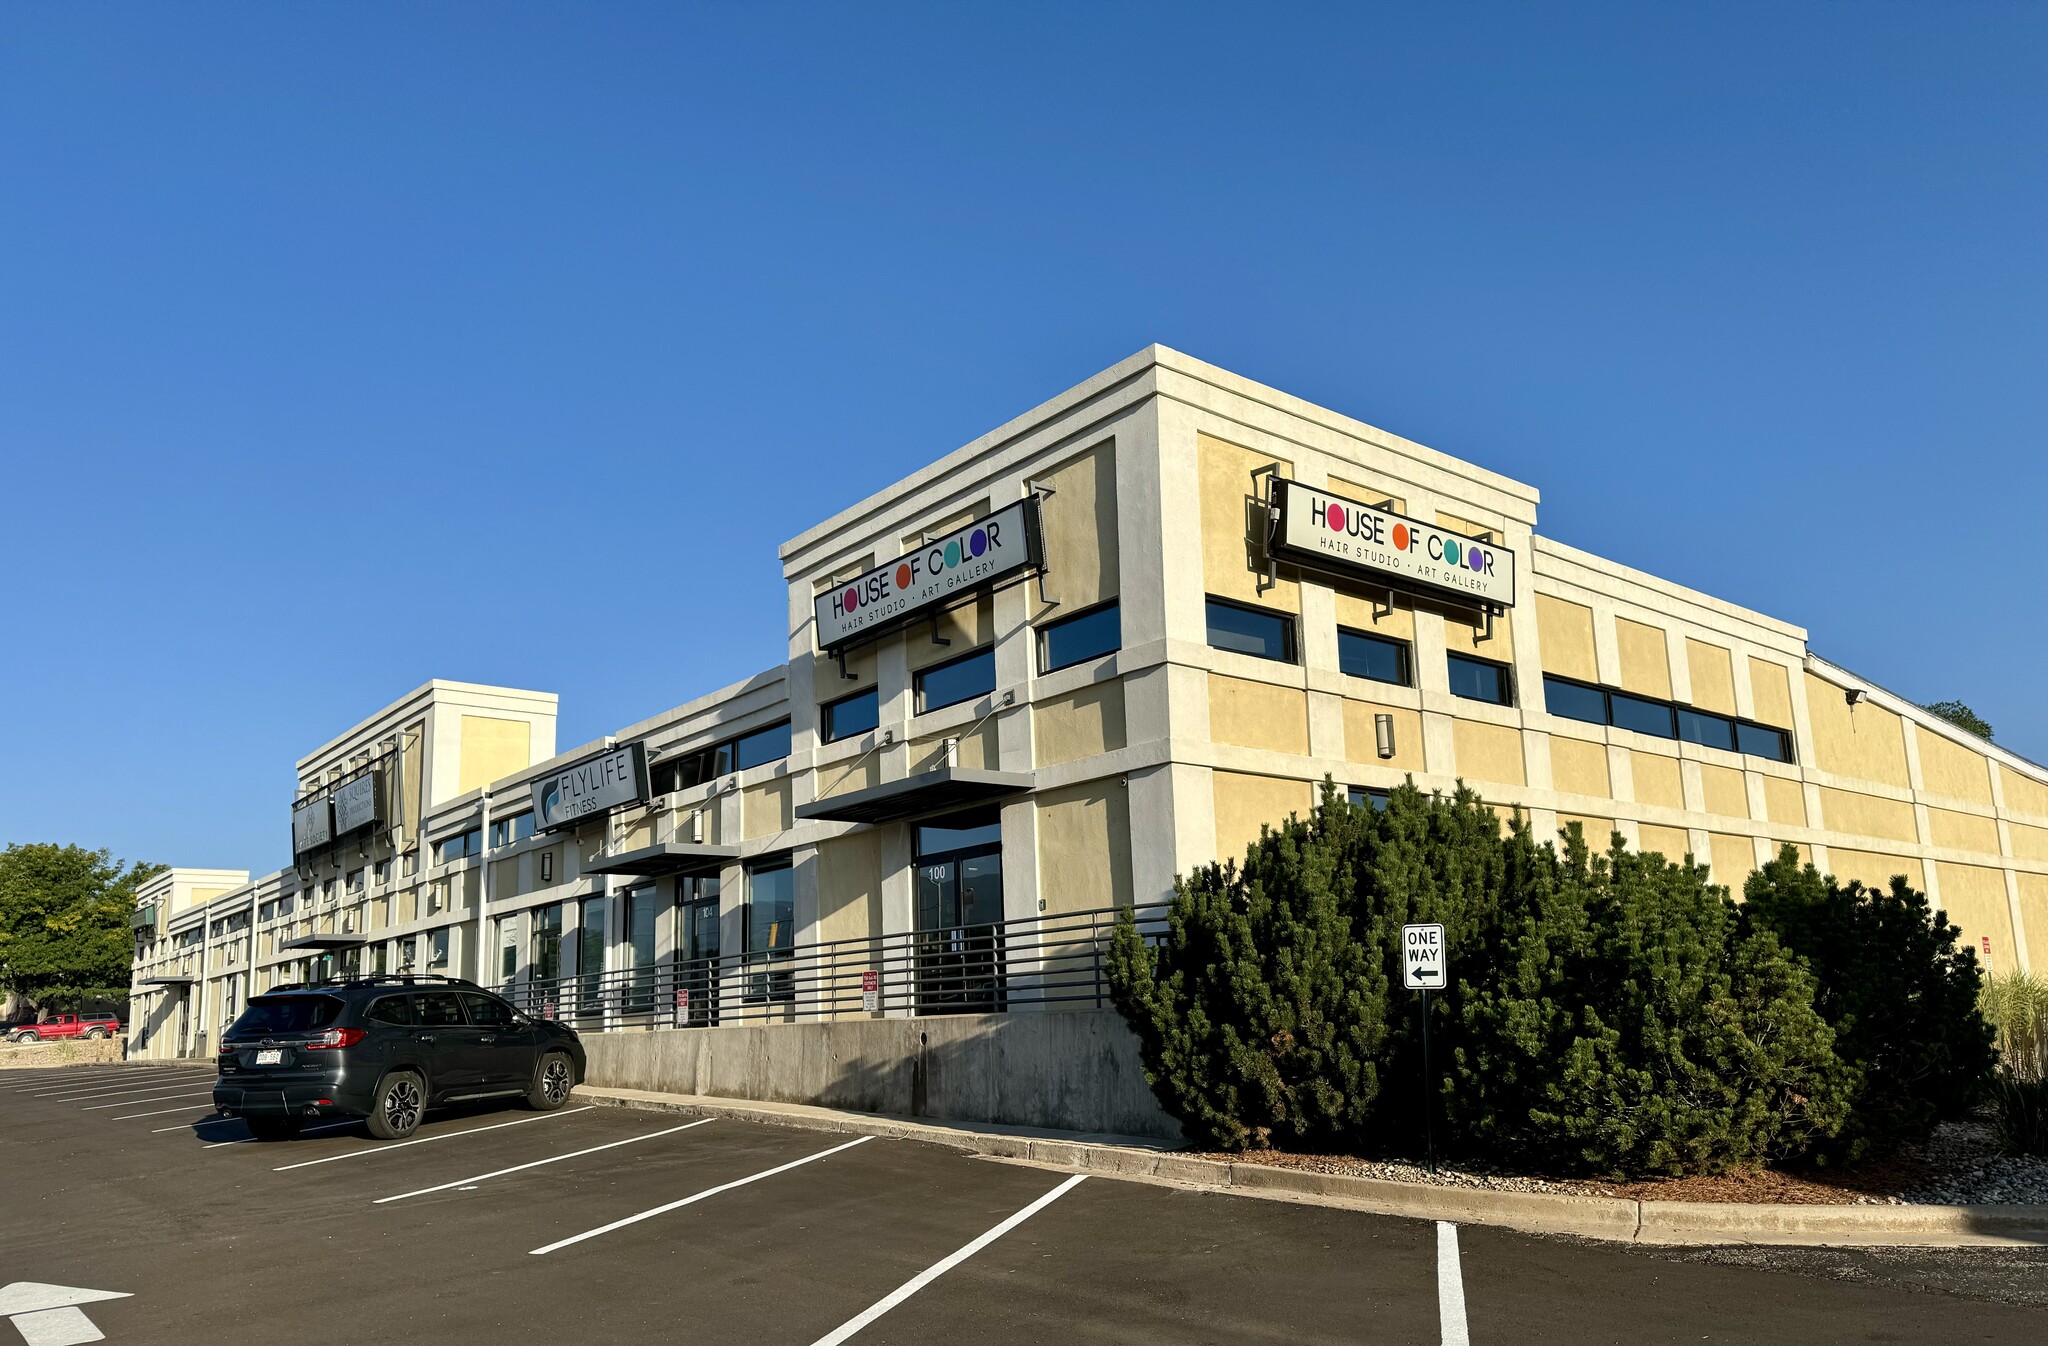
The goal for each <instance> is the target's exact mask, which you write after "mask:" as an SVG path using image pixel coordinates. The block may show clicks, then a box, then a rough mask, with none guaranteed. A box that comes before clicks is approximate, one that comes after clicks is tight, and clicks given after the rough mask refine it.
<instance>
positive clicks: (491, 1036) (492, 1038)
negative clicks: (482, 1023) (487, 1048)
mask: <svg viewBox="0 0 2048 1346" xmlns="http://www.w3.org/2000/svg"><path fill="white" fill-rule="evenodd" d="M497 1040H498V1035H497V1034H496V1033H486V1034H484V1035H483V1036H482V1037H480V1038H478V1039H477V1041H478V1042H496V1041H497Z"/></svg>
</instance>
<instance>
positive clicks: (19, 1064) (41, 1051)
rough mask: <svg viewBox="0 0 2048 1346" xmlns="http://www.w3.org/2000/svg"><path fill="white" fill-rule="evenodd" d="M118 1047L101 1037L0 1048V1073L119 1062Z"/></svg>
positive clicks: (118, 1042)
mask: <svg viewBox="0 0 2048 1346" xmlns="http://www.w3.org/2000/svg"><path fill="white" fill-rule="evenodd" d="M122 1046H123V1043H122V1042H121V1040H120V1039H119V1038H101V1039H99V1040H98V1041H96V1042H86V1041H84V1040H83V1039H71V1040H67V1041H64V1042H38V1043H35V1044H34V1045H30V1044H27V1043H23V1044H22V1045H21V1046H19V1047H14V1046H0V1070H30V1069H41V1068H42V1067H44V1066H90V1065H102V1064H105V1063H106V1062H108V1061H118V1060H120V1059H121V1048H122Z"/></svg>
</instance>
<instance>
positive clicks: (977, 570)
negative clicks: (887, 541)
mask: <svg viewBox="0 0 2048 1346" xmlns="http://www.w3.org/2000/svg"><path fill="white" fill-rule="evenodd" d="M1043 558H1044V552H1043V547H1042V544H1041V542H1040V540H1039V534H1038V497H1036V496H1028V497H1026V498H1025V499H1023V500H1019V501H1018V502H1017V503H1016V504H1014V505H1005V506H1004V507H1003V508H1001V509H999V510H997V511H996V512H995V513H993V514H989V515H986V516H984V517H982V518H979V519H976V520H975V521H974V522H973V523H970V524H968V525H966V526H965V527H963V528H958V529H955V530H954V531H953V532H950V533H948V534H946V535H945V536H944V537H941V538H934V539H932V540H931V541H930V542H927V543H925V544H924V545H923V546H922V547H917V548H914V549H912V550H911V551H908V552H905V553H904V554H903V555H902V556H900V557H898V558H897V559H896V560H894V561H891V562H889V564H887V565H882V566H876V567H875V568H874V569H873V570H870V571H868V572H867V573H866V574H864V575H861V576H859V577H858V578H856V579H851V580H848V581H847V582H846V583H844V584H839V585H835V586H833V588H832V589H831V590H830V591H829V592H827V593H822V594H819V595H818V598H817V619H818V648H819V649H821V650H829V649H832V648H834V647H836V646H840V645H845V644H848V643H850V642H852V641H855V640H858V639H860V638H861V637H863V636H871V635H880V634H881V633H882V632H884V631H886V630H888V629H890V628H892V627H896V626H901V625H903V624H904V622H906V621H907V620H909V619H911V618H914V617H918V616H921V615H923V614H924V613H927V612H929V611H931V610H932V609H934V608H938V607H943V606H944V605H946V604H948V603H952V602H955V601H957V600H959V599H960V598H963V597H965V596H966V595H968V594H970V593H973V592H975V591H977V590H979V589H985V588H987V587H989V586H990V585H992V584H994V583H995V582H996V581H998V580H1001V579H1003V578H1005V577H1007V576H1010V575H1014V574H1016V573H1017V572H1018V571H1021V570H1024V569H1026V568H1028V567H1031V566H1035V565H1039V564H1041V563H1042V561H1043Z"/></svg>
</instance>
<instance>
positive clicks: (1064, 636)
mask: <svg viewBox="0 0 2048 1346" xmlns="http://www.w3.org/2000/svg"><path fill="white" fill-rule="evenodd" d="M1038 639H1039V667H1041V668H1042V669H1044V670H1045V671H1046V672H1047V673H1050V672H1052V671H1053V670H1054V669H1056V668H1068V667H1071V666H1072V665H1074V664H1078V663H1081V662H1082V661H1084V660H1087V659H1095V658H1099V657H1101V656H1102V655H1105V654H1111V653H1114V652H1115V651H1117V650H1119V649H1121V648H1123V643H1124V619H1123V613H1122V612H1121V611H1120V610H1119V609H1118V607H1117V605H1116V604H1114V603H1109V604H1105V605H1104V606H1102V607H1099V608H1097V609H1095V611H1093V612H1083V613H1078V614H1076V615H1074V616H1072V617H1067V618H1064V619H1062V620H1060V621H1056V622H1053V623H1051V624H1049V625H1047V626H1043V627H1041V628H1039V632H1038Z"/></svg>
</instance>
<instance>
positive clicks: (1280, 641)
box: [1209, 598, 1294, 664]
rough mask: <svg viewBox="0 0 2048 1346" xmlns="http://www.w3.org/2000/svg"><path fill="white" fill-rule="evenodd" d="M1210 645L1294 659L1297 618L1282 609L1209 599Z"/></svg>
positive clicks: (1289, 659) (1269, 657) (1223, 648)
mask: <svg viewBox="0 0 2048 1346" xmlns="http://www.w3.org/2000/svg"><path fill="white" fill-rule="evenodd" d="M1209 644H1210V645H1212V646H1214V647H1215V648H1216V649H1219V650H1235V651H1237V652H1238V653H1239V654H1250V655H1255V656H1257V657H1258V658H1260V659H1277V660H1279V661H1280V662H1282V663H1287V664H1291V663H1293V662H1294V620H1293V619H1292V618H1291V617H1287V616H1285V615H1284V614H1281V613H1278V612H1267V611H1265V610H1264V609H1261V608H1245V607H1239V606H1238V605H1237V604H1235V603H1226V602H1224V601H1223V600H1222V599H1220V598H1212V599H1210V600H1209Z"/></svg>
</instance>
